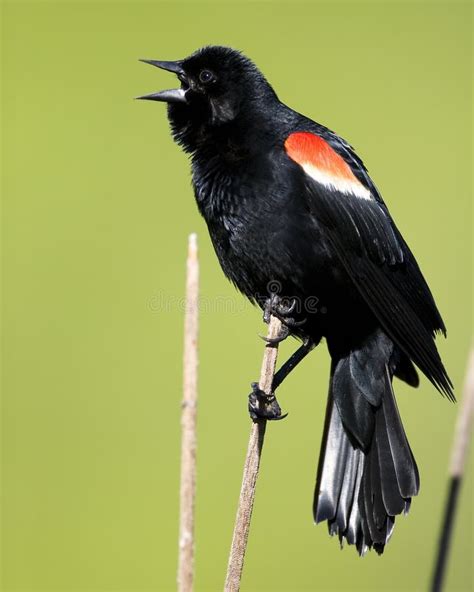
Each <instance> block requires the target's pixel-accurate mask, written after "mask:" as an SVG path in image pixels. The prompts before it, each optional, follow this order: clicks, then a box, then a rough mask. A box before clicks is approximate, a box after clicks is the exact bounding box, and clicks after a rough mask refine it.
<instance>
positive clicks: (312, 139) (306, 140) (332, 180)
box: [285, 132, 371, 199]
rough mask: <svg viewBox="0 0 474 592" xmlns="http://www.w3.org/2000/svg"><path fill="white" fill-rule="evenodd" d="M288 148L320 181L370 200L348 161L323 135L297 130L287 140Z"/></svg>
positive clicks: (293, 158) (305, 168)
mask: <svg viewBox="0 0 474 592" xmlns="http://www.w3.org/2000/svg"><path fill="white" fill-rule="evenodd" d="M285 150H286V153H287V154H288V156H289V157H290V158H291V159H292V160H294V161H295V162H297V163H298V164H299V165H300V166H301V167H302V168H303V169H304V170H305V172H306V173H307V174H308V175H310V176H311V177H312V178H313V179H315V180H316V181H318V182H319V183H322V184H323V185H325V186H327V187H329V188H332V189H337V190H338V191H342V192H343V193H353V194H355V195H357V196H358V197H363V198H365V199H370V197H371V195H370V191H369V190H368V189H366V188H365V187H364V186H363V185H362V183H361V182H360V181H359V180H358V179H357V177H356V176H355V175H354V173H353V172H352V170H351V168H350V166H349V165H348V164H347V162H346V161H345V160H344V159H343V158H342V156H339V154H338V153H337V152H336V151H335V150H334V149H333V148H331V146H330V145H329V144H328V143H327V142H326V140H324V139H323V138H321V137H320V136H317V135H316V134H313V133H310V132H295V133H293V134H291V135H290V136H288V138H287V139H286V141H285Z"/></svg>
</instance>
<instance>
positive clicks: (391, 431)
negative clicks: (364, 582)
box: [313, 365, 419, 555]
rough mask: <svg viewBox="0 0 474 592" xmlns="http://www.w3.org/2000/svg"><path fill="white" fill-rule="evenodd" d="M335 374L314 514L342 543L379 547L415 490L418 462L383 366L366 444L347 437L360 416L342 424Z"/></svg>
mask: <svg viewBox="0 0 474 592" xmlns="http://www.w3.org/2000/svg"><path fill="white" fill-rule="evenodd" d="M338 367H339V368H340V370H339V372H340V373H344V372H347V373H349V372H350V370H349V366H348V365H344V366H338ZM334 378H335V373H334V376H333V377H332V380H331V384H330V394H329V399H328V411H327V418H326V422H327V426H328V429H327V432H325V434H324V436H323V444H322V454H321V457H320V465H319V470H318V478H317V482H316V489H315V494H314V505H313V514H314V520H315V522H316V523H318V522H322V521H324V520H327V522H328V529H329V532H330V534H337V535H338V536H339V539H340V541H341V544H342V543H343V541H344V540H346V541H347V543H349V544H350V545H356V546H357V549H358V551H359V553H360V554H361V555H363V554H364V553H365V552H366V551H367V550H368V549H370V548H372V547H373V548H374V549H375V550H376V551H377V552H378V553H382V552H383V550H384V547H385V545H386V543H387V542H388V540H389V538H390V536H391V534H392V532H393V527H394V523H395V516H397V515H399V514H402V513H407V512H408V509H409V507H410V502H411V498H412V497H413V496H415V495H417V493H418V490H419V477H418V468H417V466H416V463H415V460H414V458H413V455H412V452H411V450H410V446H409V444H408V441H407V439H406V436H405V432H404V430H403V426H402V423H401V421H400V417H399V415H398V410H397V407H396V403H395V399H394V396H393V390H392V385H391V379H390V375H389V371H388V368H387V367H385V378H386V380H385V382H384V385H385V387H384V392H383V394H382V397H381V401H380V404H379V405H378V406H377V407H372V412H373V432H372V434H371V438H370V443H369V445H368V446H366V447H365V448H362V447H361V446H360V445H359V443H358V441H355V440H354V439H352V438H351V433H352V432H353V431H354V430H353V426H354V425H355V424H357V422H358V421H359V418H358V415H357V413H355V414H354V415H353V417H352V419H351V422H350V426H351V427H350V429H347V428H345V427H344V426H343V420H342V419H341V415H340V413H339V407H338V406H337V405H336V404H334V401H337V399H339V398H341V396H342V394H341V393H340V392H339V389H340V388H341V386H343V388H345V386H344V382H341V381H340V380H339V381H336V380H334ZM347 419H348V418H346V420H347Z"/></svg>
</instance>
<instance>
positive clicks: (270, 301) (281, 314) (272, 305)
mask: <svg viewBox="0 0 474 592" xmlns="http://www.w3.org/2000/svg"><path fill="white" fill-rule="evenodd" d="M295 309H296V298H293V299H292V301H291V304H290V305H288V306H287V305H285V304H283V303H282V300H281V298H280V296H278V294H272V295H271V296H270V298H267V300H266V302H265V307H264V309H263V320H264V322H265V323H267V324H268V323H269V322H270V318H271V316H272V315H274V316H276V317H277V318H278V319H280V321H281V322H282V329H283V327H284V328H285V330H286V333H284V334H283V335H282V336H279V337H276V338H275V339H272V340H268V339H266V338H265V341H267V343H270V344H272V345H275V344H277V343H280V341H283V340H284V339H286V338H287V337H288V335H289V334H290V333H291V330H292V329H294V328H296V327H300V326H301V325H303V324H304V323H305V322H306V319H302V320H301V321H297V320H296V319H295V318H294V317H292V316H290V315H291V313H293V312H294V311H295Z"/></svg>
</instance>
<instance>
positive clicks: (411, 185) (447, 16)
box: [2, 0, 473, 592]
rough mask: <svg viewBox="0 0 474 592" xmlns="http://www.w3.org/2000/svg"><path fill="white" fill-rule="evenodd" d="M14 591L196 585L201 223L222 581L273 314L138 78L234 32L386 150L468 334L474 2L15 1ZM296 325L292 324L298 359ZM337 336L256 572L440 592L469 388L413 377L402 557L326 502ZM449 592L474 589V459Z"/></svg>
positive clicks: (205, 499) (7, 488)
mask: <svg viewBox="0 0 474 592" xmlns="http://www.w3.org/2000/svg"><path fill="white" fill-rule="evenodd" d="M2 11H3V36H2V76H3V101H2V105H3V113H2V115H3V127H2V140H3V142H4V143H3V157H2V164H3V193H4V206H3V214H4V217H3V241H4V242H3V270H4V285H3V328H4V342H3V346H4V347H3V351H2V357H3V368H4V374H3V381H4V382H3V386H4V392H3V427H2V438H3V457H2V473H3V502H2V514H3V523H2V535H3V539H2V540H3V562H2V563H3V590H11V591H14V590H24V591H26V590H31V591H33V590H44V591H49V590H51V591H53V590H64V591H67V590H76V591H90V592H91V591H105V590H114V591H118V590H122V591H125V590H126V591H145V590H150V591H151V590H158V591H166V590H173V589H174V587H175V573H176V555H177V553H176V550H177V530H178V472H179V445H180V430H179V416H180V398H181V393H180V389H181V346H182V329H183V314H182V312H183V311H182V308H183V307H182V295H183V286H184V269H185V268H184V260H185V252H186V238H187V235H188V233H189V232H191V231H197V232H198V234H199V241H200V253H201V263H202V315H201V348H200V355H201V364H200V402H199V450H198V453H199V458H198V461H199V468H198V495H197V554H196V568H197V569H196V571H197V582H196V588H197V590H198V591H204V590H219V589H221V588H222V583H223V577H224V572H225V568H226V562H227V553H228V548H229V543H230V538H231V532H232V526H233V522H234V515H235V510H236V503H237V498H238V491H239V486H240V479H241V469H242V463H243V458H244V454H245V449H246V442H247V436H248V430H249V419H248V416H247V412H246V396H247V394H248V392H249V382H250V381H251V380H253V379H255V378H256V377H257V376H258V373H259V366H260V360H261V354H262V342H261V341H260V340H259V339H258V337H257V333H258V332H264V330H265V329H264V327H263V326H262V325H261V318H260V313H258V312H257V311H256V310H254V309H253V308H252V307H251V306H250V305H248V304H246V302H244V300H243V298H242V297H240V295H238V294H237V293H236V292H235V291H234V289H233V288H232V287H231V286H230V285H229V284H228V283H227V281H226V280H225V279H224V277H223V275H222V272H221V271H220V269H219V267H218V263H217V261H216V259H215V256H214V253H213V251H212V247H211V245H210V241H209V239H208V236H207V231H206V228H205V226H204V224H203V222H202V220H201V219H200V218H199V215H198V213H197V211H196V207H195V204H194V200H193V196H192V191H191V187H190V175H189V170H188V164H187V159H186V157H185V156H184V155H183V154H182V153H181V151H180V150H179V149H178V147H177V146H175V145H174V144H173V142H172V140H171V138H170V134H169V131H168V125H167V121H166V116H165V107H164V106H163V105H161V104H155V103H141V102H135V101H133V100H132V97H134V96H136V95H139V94H144V93H147V92H152V91H155V90H159V89H162V88H166V87H168V86H171V85H172V84H173V81H172V77H171V75H169V74H167V73H165V72H159V71H158V70H156V69H153V68H151V67H149V66H146V65H143V64H140V63H139V62H138V61H137V60H138V58H160V59H177V58H181V57H184V56H186V55H187V54H189V53H190V52H191V51H193V50H194V49H196V48H197V47H199V46H202V45H204V44H209V43H219V44H226V45H231V46H234V47H237V48H240V49H242V50H244V51H245V53H247V54H248V55H249V56H251V57H252V58H253V59H254V60H255V61H256V62H257V64H258V65H259V66H260V67H261V68H262V70H263V71H264V72H265V74H266V75H267V76H268V78H269V80H270V81H271V82H272V84H273V85H274V86H275V88H276V90H277V92H278V94H279V96H280V98H281V99H282V100H284V101H285V102H287V103H289V104H290V105H291V106H293V107H294V108H296V109H297V110H299V111H301V112H303V113H305V114H307V115H309V116H311V117H313V118H314V119H316V120H318V121H320V122H322V123H324V124H326V125H328V126H329V127H331V128H333V129H335V130H336V131H337V132H338V133H340V134H341V135H343V136H344V137H346V138H347V139H348V140H350V141H351V142H352V143H353V145H354V146H355V147H356V149H357V150H358V151H359V153H360V155H361V156H362V157H363V158H364V160H365V161H366V163H367V164H368V166H369V170H370V171H371V172H372V174H373V177H374V179H375V181H376V183H377V184H378V186H379V188H380V189H381V191H382V193H383V195H384V197H385V200H386V201H387V202H388V204H389V206H390V208H391V211H392V213H393V215H394V217H395V219H396V220H397V222H398V225H399V227H400V228H401V229H402V231H403V232H404V234H405V237H406V239H407V240H408V242H409V243H410V245H411V246H412V248H413V250H414V252H415V253H416V255H417V257H418V260H419V262H420V265H421V267H422V269H423V270H424V273H425V274H426V277H427V279H428V281H429V283H430V285H431V287H432V290H433V292H434V294H435V295H436V298H437V302H438V304H439V307H440V309H441V311H442V313H443V315H444V317H445V321H446V324H447V326H448V329H449V339H448V340H447V341H444V340H441V341H440V342H439V347H440V350H441V353H442V355H443V357H444V359H445V362H446V365H447V367H448V368H449V370H450V373H451V376H452V378H453V380H454V383H455V385H456V387H457V392H458V394H459V393H460V386H461V384H462V378H463V374H464V366H465V361H466V356H467V351H468V347H469V342H470V336H471V300H472V293H471V275H472V260H471V250H472V249H471V229H472V215H471V165H472V161H471V158H472V155H471V144H470V139H471V129H472V128H471V107H472V86H471V65H472V64H471V60H472V57H471V56H472V54H471V38H472V21H471V16H472V15H471V12H472V8H471V5H470V3H458V2H445V3H438V2H436V3H429V2H424V3H414V2H397V3H373V2H368V3H362V2H350V3H342V2H332V3H319V2H312V3H302V2H301V3H300V2H282V3H279V2H260V3H253V2H240V3H203V2H192V3H184V2H172V3H171V2H170V3H166V2H113V1H109V2H107V1H105V2H88V1H83V2H40V1H37V2H23V1H13V0H12V1H10V2H3V4H2ZM294 346H295V344H293V343H285V344H284V346H283V347H282V350H283V353H284V354H288V353H289V352H290V351H291V350H292V349H293V348H294ZM327 381H328V355H327V352H326V351H325V346H322V347H320V348H319V350H317V351H316V352H315V353H314V354H313V355H312V356H311V357H310V358H309V359H308V360H306V361H305V363H304V364H303V366H302V367H301V369H299V370H298V372H296V373H295V374H294V375H293V376H292V377H290V378H289V379H288V382H287V383H286V384H285V385H284V386H283V387H282V389H281V392H280V401H281V403H282V405H283V406H284V408H285V409H286V410H288V411H289V412H290V415H289V417H288V419H287V420H285V421H284V422H281V423H278V424H275V425H270V426H269V429H268V431H267V441H266V444H265V451H264V458H263V466H262V472H261V477H260V481H259V484H258V494H257V500H256V507H255V513H254V519H253V523H252V530H251V535H250V543H249V549H248V556H247V560H246V565H245V573H244V578H243V590H248V591H252V590H253V591H263V590H268V591H270V590H285V591H298V590H360V591H367V590H371V591H376V590H377V591H385V590H423V589H426V588H427V583H428V580H429V573H430V569H431V564H432V560H433V554H434V551H435V545H436V538H437V534H438V527H439V521H440V512H441V508H442V505H443V502H444V498H445V489H446V469H447V464H448V459H449V448H450V444H451V437H452V431H453V426H454V422H455V416H456V407H455V406H454V405H452V404H450V403H449V402H448V401H446V400H444V399H443V398H442V397H441V396H440V395H439V394H438V393H436V392H435V391H434V389H433V388H432V387H431V386H430V385H429V384H427V381H426V380H423V382H422V385H421V387H420V389H419V390H418V391H413V390H411V389H409V388H408V387H406V386H405V385H404V384H401V383H399V382H398V383H397V384H396V390H397V393H398V400H399V405H400V407H401V412H402V414H403V418H404V422H405V425H406V429H407V432H408V435H409V438H410V442H411V444H412V447H413V449H414V452H415V455H416V458H417V460H418V463H419V466H420V470H421V475H422V488H421V493H420V495H419V497H418V498H417V499H416V500H414V503H413V505H412V510H411V513H410V515H409V517H406V518H405V517H402V518H400V519H398V520H397V525H396V529H395V533H394V536H393V539H392V541H391V542H390V545H389V546H388V548H387V551H386V554H385V555H384V556H383V557H378V556H376V555H375V554H374V553H371V554H369V555H368V556H367V557H365V558H364V559H359V558H358V557H357V556H356V553H355V551H354V549H353V548H346V549H344V550H343V551H340V550H339V547H338V542H337V541H336V540H335V539H330V538H329V536H328V534H327V532H326V528H325V526H324V525H321V526H319V527H315V526H313V524H312V517H311V501H312V491H313V486H314V476H315V470H316V460H317V456H318V451H319V444H320V435H321V428H322V422H323V412H324V406H325V397H326V389H327ZM472 469H473V464H472V462H471V463H470V475H469V478H468V479H467V481H466V483H465V485H464V487H463V490H462V499H461V505H460V511H459V515H458V522H457V525H456V529H455V533H454V545H453V549H452V554H451V563H450V569H449V575H448V579H447V589H448V590H457V591H461V590H462V591H467V590H471V589H472V583H473V580H472V534H473V522H472V507H471V506H472V499H473V498H472V495H473V487H472V474H473V471H472Z"/></svg>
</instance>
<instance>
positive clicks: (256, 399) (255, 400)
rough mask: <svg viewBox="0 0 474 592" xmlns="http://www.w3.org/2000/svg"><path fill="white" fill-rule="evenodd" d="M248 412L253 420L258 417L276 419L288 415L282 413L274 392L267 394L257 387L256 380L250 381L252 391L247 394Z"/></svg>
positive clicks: (269, 419)
mask: <svg viewBox="0 0 474 592" xmlns="http://www.w3.org/2000/svg"><path fill="white" fill-rule="evenodd" d="M249 414H250V417H251V418H252V419H253V420H254V421H257V420H259V419H266V420H268V421H278V420H280V419H284V418H285V417H286V416H287V415H288V413H285V414H284V415H282V413H281V407H280V405H279V404H278V401H277V398H276V397H275V395H274V393H271V394H270V395H267V394H266V393H264V392H263V391H262V390H260V389H259V388H258V384H257V383H256V382H252V392H251V393H250V395H249Z"/></svg>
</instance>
